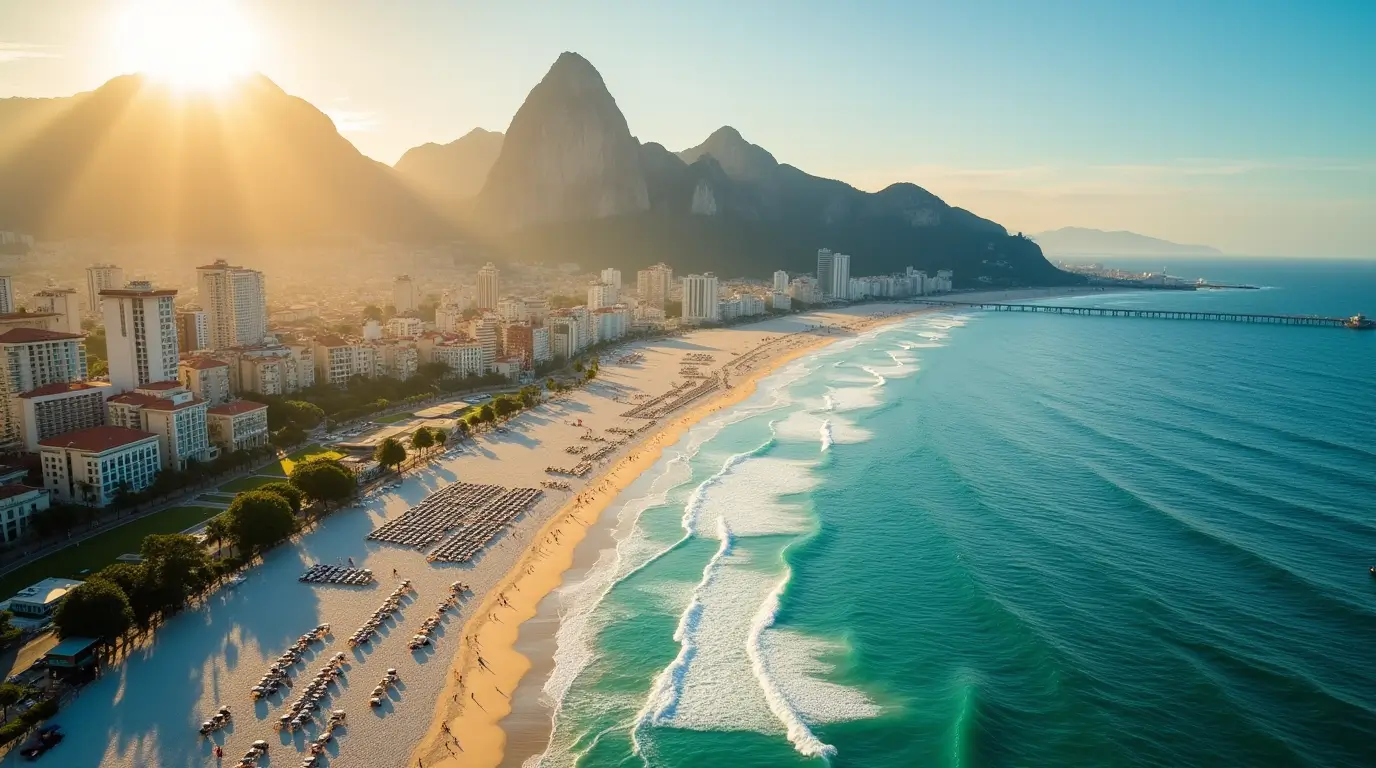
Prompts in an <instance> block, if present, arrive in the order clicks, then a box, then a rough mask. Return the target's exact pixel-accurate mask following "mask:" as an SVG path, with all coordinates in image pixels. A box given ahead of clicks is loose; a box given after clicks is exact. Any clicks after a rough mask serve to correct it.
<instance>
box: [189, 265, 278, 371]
mask: <svg viewBox="0 0 1376 768" xmlns="http://www.w3.org/2000/svg"><path fill="white" fill-rule="evenodd" d="M196 276H197V279H198V281H199V282H198V285H199V287H200V294H201V309H202V310H203V311H204V312H205V313H206V318H207V320H208V321H209V323H210V348H211V349H223V348H225V347H247V346H255V345H258V344H262V343H263V338H264V337H265V336H267V335H268V302H267V289H266V286H265V284H264V282H263V273H262V272H259V271H258V270H256V269H244V268H243V267H238V266H233V265H231V264H229V263H228V262H226V261H225V260H224V259H218V260H217V261H216V262H215V263H214V264H210V265H208V266H204V267H198V268H197V269H196Z"/></svg>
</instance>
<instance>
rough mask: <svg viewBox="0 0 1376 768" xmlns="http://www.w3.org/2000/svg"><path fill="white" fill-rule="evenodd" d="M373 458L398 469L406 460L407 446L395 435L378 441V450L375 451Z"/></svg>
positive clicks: (386, 465)
mask: <svg viewBox="0 0 1376 768" xmlns="http://www.w3.org/2000/svg"><path fill="white" fill-rule="evenodd" d="M373 460H374V461H376V462H377V463H379V464H381V465H382V466H384V467H393V468H396V469H397V470H398V471H399V470H400V469H401V463H402V462H403V461H406V447H405V446H403V445H402V444H401V443H400V442H398V441H397V439H396V438H394V437H389V438H387V439H385V440H383V441H382V442H381V443H378V446H377V450H375V451H373Z"/></svg>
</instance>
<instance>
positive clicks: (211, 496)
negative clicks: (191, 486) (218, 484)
mask: <svg viewBox="0 0 1376 768" xmlns="http://www.w3.org/2000/svg"><path fill="white" fill-rule="evenodd" d="M196 498H197V499H198V500H200V501H213V502H215V503H217V504H229V503H230V502H232V501H234V494H232V493H203V494H201V495H200V496H197V497H196Z"/></svg>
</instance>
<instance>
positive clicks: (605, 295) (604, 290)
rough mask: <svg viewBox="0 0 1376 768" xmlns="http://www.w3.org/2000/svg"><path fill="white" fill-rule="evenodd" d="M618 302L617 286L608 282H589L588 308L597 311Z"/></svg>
mask: <svg viewBox="0 0 1376 768" xmlns="http://www.w3.org/2000/svg"><path fill="white" fill-rule="evenodd" d="M614 304H616V286H614V285H612V284H611V283H608V282H601V283H597V282H593V283H589V284H588V310H589V311H593V312H595V311H597V310H599V309H601V308H603V307H610V306H612V305H614Z"/></svg>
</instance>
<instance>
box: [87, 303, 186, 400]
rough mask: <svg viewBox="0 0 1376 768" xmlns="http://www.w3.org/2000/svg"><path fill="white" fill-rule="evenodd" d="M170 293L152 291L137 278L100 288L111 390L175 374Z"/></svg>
mask: <svg viewBox="0 0 1376 768" xmlns="http://www.w3.org/2000/svg"><path fill="white" fill-rule="evenodd" d="M176 297H177V292H176V291H175V290H173V289H164V290H156V289H154V288H153V286H152V285H151V284H150V283H147V282H143V281H135V282H132V283H129V285H128V286H127V287H125V288H107V289H105V290H103V291H101V292H100V303H101V312H102V314H103V315H104V318H105V344H106V349H107V352H108V353H109V358H110V384H111V385H112V386H113V388H114V389H115V390H116V391H118V392H127V391H129V390H131V389H134V388H136V387H139V386H142V385H144V384H149V383H152V382H159V381H175V380H176V379H177V362H178V359H179V358H178V353H177V317H176V307H175V301H176Z"/></svg>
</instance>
